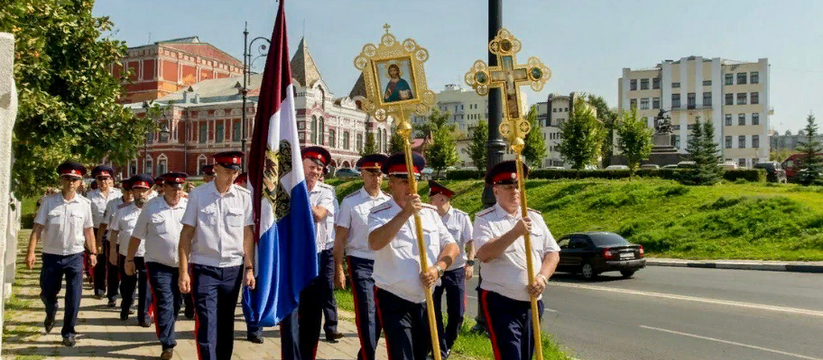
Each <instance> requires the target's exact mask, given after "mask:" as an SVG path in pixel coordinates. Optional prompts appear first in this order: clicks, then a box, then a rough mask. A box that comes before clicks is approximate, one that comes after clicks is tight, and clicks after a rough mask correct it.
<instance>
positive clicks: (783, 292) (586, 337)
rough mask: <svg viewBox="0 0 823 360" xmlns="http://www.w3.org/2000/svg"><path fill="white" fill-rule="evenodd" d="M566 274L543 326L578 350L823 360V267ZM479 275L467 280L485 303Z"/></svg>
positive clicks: (593, 355)
mask: <svg viewBox="0 0 823 360" xmlns="http://www.w3.org/2000/svg"><path fill="white" fill-rule="evenodd" d="M616 274H617V275H616V276H610V275H608V274H606V275H602V276H601V278H600V279H599V280H596V281H584V280H582V279H578V278H577V277H575V276H571V275H566V274H557V275H555V276H554V277H553V278H552V281H551V283H550V286H549V287H548V288H547V289H546V292H545V293H544V301H545V306H546V311H545V312H544V314H543V328H544V330H545V331H547V332H549V333H551V334H553V335H554V337H555V338H556V339H557V340H558V341H559V342H560V343H561V344H562V345H563V346H565V347H566V348H567V349H568V350H570V352H571V353H572V354H573V355H574V356H575V357H577V358H580V359H586V360H598V359H620V360H623V359H631V360H634V359H650V360H651V359H654V360H660V359H678V360H681V359H683V360H691V359H694V360H706V359H723V360H737V359H739V360H758V359H763V360H782V359H820V360H823V275H821V274H803V273H787V272H769V271H746V270H722V269H699V268H674V267H647V268H645V269H643V270H641V271H639V272H637V273H636V274H635V275H634V277H633V278H631V279H621V278H620V277H619V273H616ZM476 286H477V280H476V278H475V279H472V280H471V281H469V284H467V287H468V289H467V292H468V296H469V299H468V311H469V315H467V316H472V317H473V316H475V314H476V313H477V297H476V296H477V293H476V292H475V291H474V288H475V287H476Z"/></svg>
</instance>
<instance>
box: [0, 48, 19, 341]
mask: <svg viewBox="0 0 823 360" xmlns="http://www.w3.org/2000/svg"><path fill="white" fill-rule="evenodd" d="M13 66H14V35H12V34H8V33H0V169H11V156H12V154H11V135H12V131H13V130H14V121H15V118H16V116H17V88H16V87H15V86H14V73H13ZM10 182H11V171H8V170H7V171H3V172H0V259H4V260H5V258H6V250H7V249H9V248H11V249H14V248H15V246H10V247H9V246H7V243H6V242H7V241H8V240H12V241H14V240H15V237H14V236H8V234H9V232H10V230H14V229H16V227H17V226H16V224H15V226H12V224H10V221H9V220H11V219H12V217H10V215H9V210H10V208H11V207H10V196H9V195H10V192H9V190H10V189H9V185H10ZM18 209H19V205H18ZM5 272H6V267H5V264H4V266H0V279H3V280H4V282H5V277H6V276H5ZM5 292H6V286H1V287H0V293H2V294H0V299H5V295H6V294H5ZM4 309H5V306H0V339H2V328H3V315H4V314H3V312H4ZM1 348H2V345H1V344H0V349H1Z"/></svg>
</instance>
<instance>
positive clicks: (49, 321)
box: [43, 314, 54, 334]
mask: <svg viewBox="0 0 823 360" xmlns="http://www.w3.org/2000/svg"><path fill="white" fill-rule="evenodd" d="M43 326H44V327H45V328H46V334H48V333H50V332H51V329H54V314H47V315H46V320H43Z"/></svg>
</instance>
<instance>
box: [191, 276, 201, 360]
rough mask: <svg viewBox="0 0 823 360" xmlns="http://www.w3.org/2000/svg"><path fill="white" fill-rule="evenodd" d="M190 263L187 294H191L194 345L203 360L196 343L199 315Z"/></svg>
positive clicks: (198, 357) (198, 356)
mask: <svg viewBox="0 0 823 360" xmlns="http://www.w3.org/2000/svg"><path fill="white" fill-rule="evenodd" d="M192 269H193V268H192V265H189V296H191V305H192V306H194V347H195V348H196V349H197V359H199V360H203V356H202V355H201V354H200V344H198V343H197V330H199V329H200V316H198V315H197V301H194V276H193V275H194V272H193V271H192Z"/></svg>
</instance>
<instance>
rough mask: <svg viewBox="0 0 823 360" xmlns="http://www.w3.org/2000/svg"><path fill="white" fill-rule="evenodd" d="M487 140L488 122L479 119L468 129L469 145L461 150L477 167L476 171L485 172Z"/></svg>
mask: <svg viewBox="0 0 823 360" xmlns="http://www.w3.org/2000/svg"><path fill="white" fill-rule="evenodd" d="M488 142H489V124H488V123H486V120H483V119H480V120H478V121H477V125H476V126H475V127H474V128H472V129H471V130H470V134H469V146H468V147H466V148H465V149H463V152H464V153H466V154H467V155H469V158H470V159H472V164H474V167H476V168H477V171H480V172H482V173H484V174H485V173H486V165H488V163H487V161H488V160H487V159H488V158H487V157H486V154H487V153H488V152H489V150H488V147H487V145H488Z"/></svg>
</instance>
